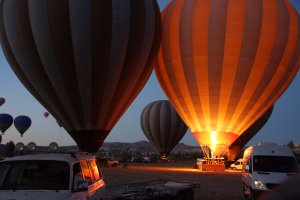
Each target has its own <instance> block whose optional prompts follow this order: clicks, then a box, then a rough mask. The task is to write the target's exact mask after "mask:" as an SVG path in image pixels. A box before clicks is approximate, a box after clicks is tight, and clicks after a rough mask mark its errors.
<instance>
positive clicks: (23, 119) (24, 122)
mask: <svg viewBox="0 0 300 200" xmlns="http://www.w3.org/2000/svg"><path fill="white" fill-rule="evenodd" d="M14 125H15V127H16V129H17V130H18V131H19V133H20V134H21V137H22V136H23V134H24V133H25V132H26V131H27V129H28V128H29V127H30V126H31V119H30V118H29V117H27V116H24V115H20V116H18V117H16V118H15V120H14Z"/></svg>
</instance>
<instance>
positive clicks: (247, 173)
mask: <svg viewBox="0 0 300 200" xmlns="http://www.w3.org/2000/svg"><path fill="white" fill-rule="evenodd" d="M243 159H244V162H243V167H242V184H243V193H244V197H245V198H247V197H248V198H250V199H256V198H257V197H258V196H260V195H261V194H262V193H264V192H268V191H270V190H273V189H274V188H275V187H276V186H278V185H280V184H281V183H282V182H283V181H284V180H285V179H287V178H289V177H290V176H292V175H294V174H295V173H298V172H299V168H298V164H297V161H296V159H295V156H294V154H293V152H292V151H291V149H290V148H289V147H287V146H278V145H277V144H275V143H259V144H258V145H254V146H250V147H248V148H246V149H245V151H244V157H243Z"/></svg>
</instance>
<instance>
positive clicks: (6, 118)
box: [0, 113, 14, 135]
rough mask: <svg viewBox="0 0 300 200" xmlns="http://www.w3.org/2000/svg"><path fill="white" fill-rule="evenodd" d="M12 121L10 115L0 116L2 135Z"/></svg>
mask: <svg viewBox="0 0 300 200" xmlns="http://www.w3.org/2000/svg"><path fill="white" fill-rule="evenodd" d="M13 121H14V118H13V117H12V116H11V115H10V114H6V113H1V114H0V131H1V132H2V135H3V134H4V133H5V131H6V130H7V129H8V128H9V127H10V126H11V125H12V123H13Z"/></svg>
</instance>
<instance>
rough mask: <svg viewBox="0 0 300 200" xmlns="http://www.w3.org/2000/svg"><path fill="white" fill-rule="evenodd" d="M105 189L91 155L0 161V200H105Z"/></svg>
mask: <svg viewBox="0 0 300 200" xmlns="http://www.w3.org/2000/svg"><path fill="white" fill-rule="evenodd" d="M104 188H105V183H104V180H103V177H102V174H101V171H100V168H99V167H98V164H97V161H96V159H95V157H94V156H91V155H82V154H78V153H75V154H70V153H69V154H57V153H55V154H54V153H53V154H29V155H23V156H15V157H11V158H6V159H5V160H3V161H0V199H14V200H38V199H43V200H48V199H49V200H50V199H51V200H52V199H56V200H68V199H70V200H71V199H72V200H81V199H94V198H95V199H104V197H105V193H104V192H105V191H104Z"/></svg>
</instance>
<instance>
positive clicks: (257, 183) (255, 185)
mask: <svg viewBox="0 0 300 200" xmlns="http://www.w3.org/2000/svg"><path fill="white" fill-rule="evenodd" d="M253 188H254V189H259V190H267V187H266V186H265V184H263V183H262V182H261V181H260V180H255V181H253Z"/></svg>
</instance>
